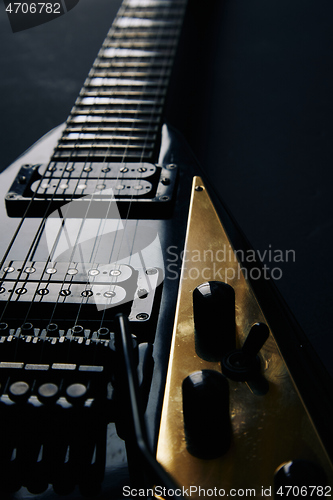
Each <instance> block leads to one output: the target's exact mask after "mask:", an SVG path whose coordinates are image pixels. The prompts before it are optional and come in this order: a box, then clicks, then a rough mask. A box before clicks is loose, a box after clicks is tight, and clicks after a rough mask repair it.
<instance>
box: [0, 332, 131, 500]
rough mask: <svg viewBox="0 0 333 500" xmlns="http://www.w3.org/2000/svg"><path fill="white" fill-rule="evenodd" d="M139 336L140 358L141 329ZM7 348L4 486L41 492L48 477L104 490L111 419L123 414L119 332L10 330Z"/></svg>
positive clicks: (61, 489) (0, 404)
mask: <svg viewBox="0 0 333 500" xmlns="http://www.w3.org/2000/svg"><path fill="white" fill-rule="evenodd" d="M16 333H19V332H16ZM132 343H133V350H134V353H135V358H134V359H135V366H137V364H138V345H137V341H136V339H135V338H134V337H132ZM0 352H1V355H0V409H1V411H0V425H1V427H2V428H3V429H5V433H4V436H3V437H2V445H1V449H0V465H1V470H2V473H3V476H2V492H3V493H4V492H8V493H9V492H12V491H16V490H17V489H19V488H20V487H21V486H22V485H24V486H26V487H27V488H28V489H29V491H30V492H31V493H34V494H38V493H41V492H43V491H44V490H46V489H47V487H48V484H52V485H53V488H54V490H55V491H56V492H57V493H59V494H66V493H69V492H70V491H72V490H73V489H74V487H75V485H79V487H80V489H81V492H82V493H83V494H84V495H89V494H91V492H94V493H95V492H96V491H98V489H99V485H100V483H101V482H102V480H103V477H104V469H105V463H106V456H107V453H106V435H107V429H108V424H109V422H114V421H116V419H117V415H116V412H115V403H114V397H115V393H116V389H115V384H114V376H115V364H116V357H117V355H116V352H115V342H114V334H113V333H112V334H111V336H110V338H109V339H108V340H104V339H98V338H94V339H82V338H80V337H75V338H73V339H69V338H65V337H62V338H59V339H56V338H53V339H51V338H47V337H46V338H44V339H42V338H37V337H31V336H29V335H19V336H16V335H11V336H10V337H4V336H3V337H1V338H0ZM13 359H14V360H15V361H13ZM78 360H79V361H78Z"/></svg>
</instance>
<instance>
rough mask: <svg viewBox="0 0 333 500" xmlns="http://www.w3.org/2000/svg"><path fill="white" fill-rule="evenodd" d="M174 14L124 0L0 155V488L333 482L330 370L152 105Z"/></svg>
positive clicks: (325, 491)
mask: <svg viewBox="0 0 333 500" xmlns="http://www.w3.org/2000/svg"><path fill="white" fill-rule="evenodd" d="M184 16H186V0H124V2H123V4H122V6H121V8H120V10H119V12H118V15H117V17H116V18H115V20H114V22H113V24H112V27H111V29H110V31H109V33H108V35H107V37H106V39H105V41H104V43H103V46H102V48H101V50H100V52H99V54H98V57H97V59H96V61H95V63H94V65H93V67H92V69H91V71H90V73H89V76H88V78H87V80H86V82H85V84H84V86H83V88H82V90H81V92H80V95H79V97H78V98H77V100H76V102H75V105H74V107H73V109H72V111H71V114H70V116H69V118H68V120H67V122H66V124H64V125H62V126H60V127H58V128H57V129H55V130H53V131H51V132H50V133H49V134H48V135H47V136H45V137H44V138H43V139H41V141H39V142H38V143H37V144H36V145H35V146H34V147H33V148H31V149H30V150H29V151H28V152H27V153H25V154H24V155H23V156H22V157H20V158H19V159H18V160H17V161H16V162H15V163H14V164H13V165H11V166H10V167H9V168H8V169H7V170H5V171H4V172H3V173H2V174H1V179H2V182H1V199H2V200H3V203H2V208H1V210H2V212H1V221H2V222H1V224H2V225H1V230H2V240H1V256H2V260H1V268H0V272H1V283H0V314H1V319H0V333H1V337H0V377H1V378H0V422H1V429H2V438H1V447H0V471H1V480H0V491H1V494H2V497H3V498H5V497H9V498H31V496H32V495H36V496H37V498H56V497H57V495H58V494H60V495H68V498H72V499H75V498H81V497H84V496H92V497H93V498H101V499H102V498H105V499H106V498H123V497H124V496H125V497H135V496H138V495H140V496H146V497H148V496H152V488H153V487H154V486H155V495H156V496H157V497H158V498H165V497H175V498H176V497H180V496H181V495H183V496H186V495H187V494H188V493H190V494H191V497H192V498H196V497H200V496H202V494H203V493H201V494H200V491H199V488H202V489H203V490H204V491H206V493H207V492H208V493H207V495H209V496H212V495H211V494H210V492H211V491H213V495H215V496H216V497H217V496H223V495H222V492H223V491H224V494H225V495H228V494H229V493H230V494H232V495H233V496H237V495H238V496H244V494H245V493H244V491H245V490H246V489H249V490H251V492H252V493H251V496H255V497H257V498H260V497H263V496H272V495H274V492H275V496H276V498H279V495H281V496H283V495H285V496H286V495H287V496H288V495H289V496H291V495H294V496H298V495H302V496H305V495H308V496H309V498H310V497H313V498H317V497H319V496H320V497H321V496H331V494H332V491H331V484H332V466H331V458H332V442H333V439H332V434H333V433H332V430H331V421H332V417H333V409H332V404H331V399H330V395H331V393H330V386H329V383H328V381H327V379H326V377H325V373H323V372H322V369H321V366H320V365H318V364H317V363H316V360H315V358H314V357H313V356H312V354H311V350H310V349H309V348H308V347H307V342H306V340H305V337H304V335H303V333H302V332H301V331H300V328H299V327H298V325H297V323H296V322H295V320H294V319H293V317H292V316H291V314H290V313H289V311H288V309H287V308H286V306H285V304H284V302H283V300H282V299H281V298H280V296H279V295H278V293H277V291H276V290H275V288H274V285H273V284H272V282H271V280H270V278H269V276H267V275H266V273H265V272H264V270H262V268H261V267H260V265H259V264H258V263H257V262H256V261H255V260H254V259H247V258H246V257H247V256H248V255H250V253H251V255H253V254H252V249H251V248H250V246H249V244H248V242H247V240H246V239H245V238H244V236H243V235H242V233H241V231H240V230H239V228H238V226H237V224H236V223H235V221H234V220H233V218H232V216H231V215H230V214H229V212H228V211H227V210H226V208H225V207H224V206H223V204H222V203H221V202H220V200H219V199H218V197H217V196H216V195H215V194H214V189H213V187H212V186H211V185H210V184H209V181H208V180H207V179H205V178H204V172H202V171H201V169H200V167H199V166H198V165H197V163H196V161H195V159H194V158H193V156H192V154H191V152H190V151H189V149H188V147H187V146H186V144H185V142H184V140H183V139H182V138H181V136H180V135H179V134H178V133H177V131H176V130H175V129H173V128H172V127H171V126H169V125H167V124H165V123H164V121H163V109H164V107H165V102H166V99H167V91H168V87H169V81H170V78H171V74H172V67H173V62H174V58H175V56H176V51H177V46H178V41H179V37H180V35H181V30H182V25H183V20H184ZM176 77H177V75H173V78H176ZM181 254H182V255H183V256H186V257H188V258H185V259H183V262H181V259H180V255H181ZM258 273H259V275H260V276H259V277H258ZM318 401H320V406H319V405H318ZM290 492H291V493H290ZM233 493H235V494H233Z"/></svg>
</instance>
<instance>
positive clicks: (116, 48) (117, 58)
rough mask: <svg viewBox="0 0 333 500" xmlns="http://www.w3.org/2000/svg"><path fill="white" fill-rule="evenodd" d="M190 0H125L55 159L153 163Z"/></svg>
mask: <svg viewBox="0 0 333 500" xmlns="http://www.w3.org/2000/svg"><path fill="white" fill-rule="evenodd" d="M185 7H186V0H172V1H165V0H158V1H153V0H149V1H146V2H137V1H135V0H127V1H125V2H124V3H123V4H122V6H121V8H120V10H119V12H118V15H117V16H116V18H115V20H114V22H113V24H112V26H111V29H110V31H109V33H108V35H107V37H106V39H105V41H104V43H103V45H102V48H101V49H100V51H99V54H98V56H97V58H96V60H95V62H94V65H93V67H92V69H91V71H90V73H89V76H88V78H87V79H86V81H85V83H84V86H83V88H82V90H81V92H80V95H79V97H78V98H77V100H76V103H75V106H74V107H73V109H72V111H71V114H70V116H69V118H68V120H67V125H66V128H65V130H64V132H63V135H62V137H61V139H60V141H59V143H58V145H57V148H56V150H55V152H54V154H53V158H52V160H53V161H57V160H58V161H59V160H60V161H69V160H71V161H75V160H78V161H79V160H81V161H82V160H83V159H84V160H86V159H87V157H88V158H89V160H90V161H152V160H153V158H154V156H155V154H156V151H157V147H158V144H159V135H160V134H159V130H160V124H161V118H162V112H163V108H164V104H165V99H166V91H167V88H168V82H169V79H170V74H171V69H172V65H173V61H174V57H175V52H176V48H177V45H178V38H179V35H180V30H181V26H182V21H183V17H184V13H185Z"/></svg>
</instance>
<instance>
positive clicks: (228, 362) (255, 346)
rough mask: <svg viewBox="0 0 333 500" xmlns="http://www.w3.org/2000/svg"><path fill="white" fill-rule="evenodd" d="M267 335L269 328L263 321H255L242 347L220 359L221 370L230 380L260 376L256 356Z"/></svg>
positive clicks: (243, 380)
mask: <svg viewBox="0 0 333 500" xmlns="http://www.w3.org/2000/svg"><path fill="white" fill-rule="evenodd" d="M268 337H269V329H268V327H267V325H265V324H264V323H255V324H254V325H253V326H252V328H251V330H250V333H249V334H248V336H247V338H246V340H245V342H244V344H243V347H242V348H241V349H236V350H234V351H231V352H230V353H229V354H227V355H226V356H225V357H224V358H223V359H222V372H223V373H224V375H225V376H226V377H228V378H230V379H232V380H237V381H241V382H245V381H251V380H253V379H256V378H257V377H258V376H260V359H259V357H258V356H257V354H258V352H259V351H260V349H261V348H262V347H263V345H264V343H265V342H266V340H267V339H268Z"/></svg>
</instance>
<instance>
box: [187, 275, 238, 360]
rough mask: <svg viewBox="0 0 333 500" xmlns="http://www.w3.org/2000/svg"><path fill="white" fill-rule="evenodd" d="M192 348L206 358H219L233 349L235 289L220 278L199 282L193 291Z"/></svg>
mask: <svg viewBox="0 0 333 500" xmlns="http://www.w3.org/2000/svg"><path fill="white" fill-rule="evenodd" d="M193 314H194V326H195V349H196V352H197V354H198V356H200V357H201V358H203V359H205V360H207V361H220V360H221V359H222V357H223V356H224V355H225V354H227V353H228V352H229V351H231V350H232V349H235V292H234V289H233V288H232V287H231V286H230V285H227V284H226V283H224V282H223V281H208V282H206V283H202V284H201V285H199V286H198V287H197V288H195V290H194V291H193Z"/></svg>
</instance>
